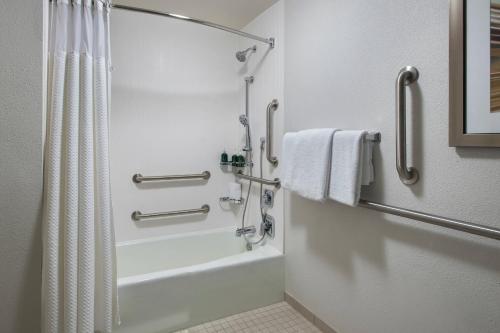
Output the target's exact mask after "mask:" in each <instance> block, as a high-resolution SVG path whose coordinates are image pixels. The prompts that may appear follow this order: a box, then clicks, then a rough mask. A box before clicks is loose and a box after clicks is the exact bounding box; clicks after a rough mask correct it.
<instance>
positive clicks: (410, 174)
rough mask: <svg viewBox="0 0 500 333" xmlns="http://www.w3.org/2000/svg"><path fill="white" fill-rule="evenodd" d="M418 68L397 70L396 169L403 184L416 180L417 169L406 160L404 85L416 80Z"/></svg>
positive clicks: (408, 67) (410, 183) (409, 183)
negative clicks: (408, 164)
mask: <svg viewBox="0 0 500 333" xmlns="http://www.w3.org/2000/svg"><path fill="white" fill-rule="evenodd" d="M418 76H419V74H418V70H417V69H416V68H415V67H412V66H406V67H404V68H402V69H401V70H400V71H399V74H398V78H397V80H396V170H397V171H398V174H399V178H400V179H401V181H402V182H403V183H404V184H405V185H412V184H415V183H416V182H417V181H418V171H417V169H415V168H414V167H409V168H408V166H407V161H406V86H408V85H410V84H412V83H413V82H415V81H417V80H418Z"/></svg>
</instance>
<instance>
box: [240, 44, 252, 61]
mask: <svg viewBox="0 0 500 333" xmlns="http://www.w3.org/2000/svg"><path fill="white" fill-rule="evenodd" d="M250 51H252V52H255V51H257V45H254V46H252V47H249V48H248V49H246V50H244V51H238V52H236V59H238V61H239V62H245V61H247V54H248V52H250Z"/></svg>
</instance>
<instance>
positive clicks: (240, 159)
mask: <svg viewBox="0 0 500 333" xmlns="http://www.w3.org/2000/svg"><path fill="white" fill-rule="evenodd" d="M238 166H239V167H240V168H243V167H244V166H245V156H243V155H239V156H238Z"/></svg>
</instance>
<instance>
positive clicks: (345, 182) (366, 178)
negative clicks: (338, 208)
mask: <svg viewBox="0 0 500 333" xmlns="http://www.w3.org/2000/svg"><path fill="white" fill-rule="evenodd" d="M367 133H368V132H367V131H339V132H337V133H335V136H334V138H333V144H332V163H331V174H330V186H329V198H330V199H332V200H335V201H338V202H340V203H343V204H346V205H349V206H357V205H358V203H359V198H360V193H361V185H369V184H370V183H371V182H373V178H374V173H373V164H372V157H371V156H372V152H373V143H372V142H370V141H367V140H366V139H365V137H366V135H367Z"/></svg>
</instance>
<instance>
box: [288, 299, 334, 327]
mask: <svg viewBox="0 0 500 333" xmlns="http://www.w3.org/2000/svg"><path fill="white" fill-rule="evenodd" d="M285 302H287V303H288V304H290V306H291V307H292V308H294V309H295V310H297V312H299V313H300V314H301V315H302V316H304V318H306V319H307V320H309V321H310V322H311V323H312V324H313V325H314V326H316V327H317V328H318V329H319V330H320V331H321V332H323V333H338V332H337V331H336V330H334V329H333V328H331V327H330V326H328V325H327V324H326V323H325V322H324V321H323V320H321V319H319V318H318V317H317V316H316V315H315V314H314V313H312V312H311V311H310V310H309V309H308V308H306V307H305V306H304V305H302V304H301V303H300V302H299V301H297V300H296V299H295V298H293V297H292V296H290V295H289V294H287V293H285Z"/></svg>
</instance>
